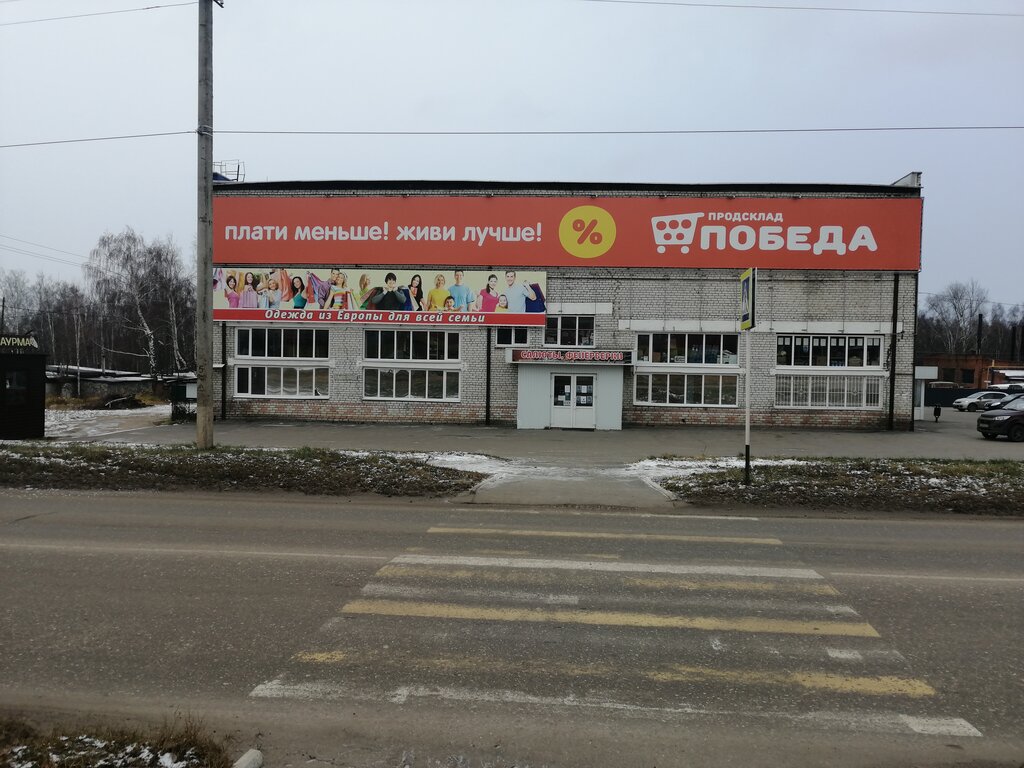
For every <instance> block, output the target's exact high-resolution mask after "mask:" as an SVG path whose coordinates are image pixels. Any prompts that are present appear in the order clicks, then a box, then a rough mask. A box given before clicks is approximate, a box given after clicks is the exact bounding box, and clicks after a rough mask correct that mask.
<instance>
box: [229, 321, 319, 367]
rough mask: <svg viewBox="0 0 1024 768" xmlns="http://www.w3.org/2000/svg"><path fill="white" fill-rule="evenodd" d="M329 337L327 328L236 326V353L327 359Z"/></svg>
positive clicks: (248, 355)
mask: <svg viewBox="0 0 1024 768" xmlns="http://www.w3.org/2000/svg"><path fill="white" fill-rule="evenodd" d="M329 339H330V332H329V331H328V330H327V329H325V328H324V329H321V328H237V329H235V356H236V357H273V358H283V359H290V360H294V359H301V358H308V359H321V360H326V359H327V356H328V346H327V345H328V341H329Z"/></svg>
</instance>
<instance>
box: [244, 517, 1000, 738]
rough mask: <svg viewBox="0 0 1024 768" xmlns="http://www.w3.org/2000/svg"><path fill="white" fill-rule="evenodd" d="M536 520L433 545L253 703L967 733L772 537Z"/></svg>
mask: <svg viewBox="0 0 1024 768" xmlns="http://www.w3.org/2000/svg"><path fill="white" fill-rule="evenodd" d="M545 522H548V525H547V526H545V525H531V526H529V527H527V526H516V525H513V524H503V525H491V524H487V525H484V524H480V525H467V524H465V522H464V521H456V522H454V523H452V524H450V525H436V526H433V527H431V528H429V529H428V530H427V532H426V535H425V537H424V546H420V547H415V548H410V549H409V550H407V551H406V552H404V553H402V554H400V555H397V556H396V557H394V558H393V559H391V560H390V561H389V562H388V563H386V564H385V565H384V566H383V567H381V568H380V569H379V570H378V571H377V572H376V573H375V574H374V576H373V577H372V579H371V580H370V581H369V582H368V583H367V584H365V585H364V586H363V588H362V589H361V591H360V593H359V594H358V595H356V596H353V597H351V599H348V600H345V601H343V602H341V604H340V605H339V610H338V614H337V615H336V616H334V617H332V618H331V619H330V620H329V621H328V622H327V623H326V624H325V625H324V626H323V627H322V628H321V630H320V632H319V633H317V635H316V636H315V637H313V638H311V639H310V640H309V641H308V642H307V643H306V645H305V647H303V648H302V649H300V650H299V651H298V652H296V653H295V654H294V655H293V656H292V658H291V659H289V660H288V661H287V663H286V665H285V668H284V669H283V670H282V671H281V672H280V674H278V675H277V676H276V677H274V678H273V679H271V680H267V681H265V682H263V683H261V684H260V685H258V686H257V687H256V688H255V689H254V690H253V691H252V693H251V695H252V696H253V697H257V698H285V699H287V698H295V699H306V700H324V701H344V700H347V699H351V700H373V701H383V702H390V703H392V704H394V705H398V706H402V705H405V704H408V703H410V702H418V701H438V702H448V703H449V704H452V705H459V704H469V703H472V704H473V705H475V706H483V705H488V704H493V705H499V706H502V707H510V706H511V707H524V708H528V709H537V708H556V709H557V708H568V707H571V708H577V709H586V710H590V711H592V712H602V713H604V715H606V716H608V717H619V716H627V715H628V716H630V717H650V718H656V719H659V720H668V721H674V720H686V719H692V718H701V717H719V718H720V717H723V716H728V717H730V718H733V719H739V720H741V719H752V720H765V719H769V720H777V721H781V722H786V723H790V724H792V725H794V726H796V727H801V728H822V729H830V730H835V729H846V730H851V731H870V732H880V733H893V734H901V733H902V734H918V735H936V736H940V735H941V736H957V737H980V736H981V735H982V734H981V733H980V732H979V731H978V730H977V729H975V728H974V727H973V726H972V725H971V724H970V723H968V722H966V721H965V720H963V719H961V718H958V717H956V716H955V713H953V714H950V713H947V712H945V711H944V703H943V696H942V692H941V691H939V690H937V689H936V688H935V687H934V686H933V685H932V684H931V683H929V681H927V680H925V679H921V678H920V677H918V676H916V675H915V674H914V673H913V670H912V669H911V667H910V665H909V664H908V662H907V660H906V659H905V658H904V657H903V656H902V655H901V654H900V653H899V651H898V650H897V649H895V648H893V647H891V646H890V645H889V644H888V642H887V641H886V639H885V638H884V637H883V636H881V634H880V633H879V632H878V631H877V630H876V629H875V628H874V627H873V626H872V625H871V624H870V623H869V622H868V621H866V620H865V619H864V617H862V616H861V615H860V614H859V613H858V612H857V610H856V608H855V606H852V605H849V604H847V602H846V601H845V600H844V598H843V595H842V594H841V593H840V592H839V590H838V589H836V588H835V587H834V586H833V585H832V584H830V583H828V581H827V579H825V578H824V577H823V576H822V575H821V574H820V573H818V572H817V571H815V570H814V569H811V568H808V567H806V565H804V564H802V563H800V562H799V561H798V560H797V559H796V558H794V557H793V556H792V555H791V553H790V552H788V551H787V549H786V547H785V543H784V542H783V541H781V540H779V539H777V538H774V537H768V536H757V535H731V534H730V535H720V534H721V523H720V522H714V523H711V522H708V523H702V524H699V525H698V524H696V521H687V520H685V519H676V520H674V521H672V522H671V523H669V524H667V525H661V526H659V530H656V531H652V530H642V529H641V524H638V523H637V522H635V521H633V522H630V521H627V522H626V523H625V524H622V523H616V524H614V525H612V524H601V523H598V524H596V525H594V524H588V525H589V527H588V528H587V529H585V530H583V529H573V528H572V527H571V526H566V525H564V521H559V520H557V519H554V520H551V521H545ZM560 523H561V524H560ZM748 525H749V524H748ZM644 527H648V528H649V527H651V526H648V525H644ZM666 527H667V528H669V529H671V530H665V528H666Z"/></svg>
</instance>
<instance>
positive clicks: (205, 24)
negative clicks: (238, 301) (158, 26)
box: [196, 0, 224, 450]
mask: <svg viewBox="0 0 1024 768" xmlns="http://www.w3.org/2000/svg"><path fill="white" fill-rule="evenodd" d="M216 2H217V4H218V5H220V6H221V7H222V8H223V7H224V3H223V0H216ZM213 3H214V0H199V125H198V127H197V128H196V134H197V135H198V138H199V162H198V169H197V171H198V176H199V201H198V202H199V206H198V213H199V215H198V226H197V228H196V447H197V448H199V449H200V450H208V449H210V448H212V447H213V391H212V388H213V317H212V312H213Z"/></svg>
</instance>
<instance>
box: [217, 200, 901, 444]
mask: <svg viewBox="0 0 1024 768" xmlns="http://www.w3.org/2000/svg"><path fill="white" fill-rule="evenodd" d="M765 189H766V190H770V189H771V188H770V187H766V188H765ZM231 194H262V193H261V192H260V191H247V190H242V191H239V192H231ZM288 194H289V195H300V194H302V193H301V191H295V190H289V192H288ZM309 266H323V265H309ZM505 266H508V267H515V266H516V265H514V264H508V265H495V264H487V263H483V264H480V265H478V268H481V269H502V268H504V267H505ZM389 267H390V268H393V269H395V271H399V270H402V271H404V272H408V270H409V268H408V266H401V265H383V264H382V265H374V268H375V269H386V268H389ZM435 267H436V269H438V270H439V271H449V272H450V271H452V270H453V269H454V268H455V267H456V265H451V264H449V265H443V264H436V265H433V264H432V265H431V268H432V269H433V268H435ZM738 280H739V270H736V269H669V268H605V267H594V268H585V267H554V268H548V269H547V296H546V299H547V303H548V306H549V307H551V306H552V305H555V307H556V308H561V309H563V310H571V312H570V311H565V312H564V314H577V315H593V316H594V318H595V338H594V346H595V348H596V349H609V350H611V349H614V350H634V352H635V350H636V347H637V334H638V333H660V332H690V333H694V332H701V331H704V332H709V333H738V332H739V324H738V319H737V315H738V304H739V297H738V293H739V284H738ZM896 290H898V294H899V295H898V302H897V303H896V319H897V327H896V329H895V333H894V329H893V311H894V302H893V297H894V291H896ZM916 292H917V274H916V273H915V272H907V271H903V272H883V271H829V270H821V271H809V270H772V269H761V270H759V273H758V289H757V327H756V329H755V330H754V331H753V332H752V336H751V344H752V365H751V372H752V373H751V375H752V380H751V386H752V392H751V408H752V420H753V423H754V424H757V425H777V426H783V425H784V426H808V427H833V428H835V427H846V428H885V427H886V426H888V424H889V421H890V417H891V418H892V423H893V426H894V427H895V428H897V429H907V428H909V425H910V423H911V417H912V389H913V372H914V367H913V353H914V332H915V314H916ZM549 314H550V310H549ZM239 325H245V324H240V323H225V322H220V323H218V324H217V326H218V332H217V335H216V338H215V343H214V357H215V363H216V364H218V365H219V364H224V363H225V362H226V363H227V366H226V369H222V370H224V372H225V375H224V380H225V381H226V386H227V389H226V392H225V391H224V390H223V388H222V383H221V382H222V379H221V375H220V374H219V371H218V373H217V374H216V375H215V377H214V378H215V386H214V393H215V394H214V397H215V401H214V402H215V404H216V407H215V411H216V413H217V414H218V415H222V416H225V417H228V418H231V417H259V416H273V417H287V418H290V419H309V420H338V421H351V422H373V421H381V420H386V421H389V422H399V423H400V422H403V421H409V422H410V425H411V427H412V426H416V425H422V424H455V423H482V422H484V421H485V420H488V419H489V420H490V421H491V422H492V423H501V424H513V425H514V424H515V423H516V413H517V407H518V401H517V398H518V392H517V373H516V365H515V364H511V363H506V362H505V350H504V349H503V348H499V347H497V346H496V345H495V334H496V331H495V330H493V329H492V330H491V331H490V334H491V344H490V346H489V347H488V345H487V343H486V339H487V335H488V330H487V329H486V328H483V327H462V328H458V329H456V328H452V327H446V328H445V330H447V331H449V332H451V331H457V332H458V333H459V334H460V355H459V357H460V360H459V363H458V369H459V371H460V392H459V399H458V401H457V402H439V401H410V400H393V401H389V400H369V399H364V397H363V359H362V358H363V331H364V326H359V325H347V324H320V325H316V326H313V327H319V328H328V329H329V333H330V343H329V348H330V361H329V363H325V365H326V364H329V365H330V366H331V371H330V396H329V398H327V399H245V398H237V397H235V396H234V392H235V386H234V378H233V377H234V368H235V366H234V363H235V361H236V358H235V333H234V329H235V328H236V327H238V326H239ZM303 327H310V326H309V325H306V324H304V325H303ZM367 327H371V326H367ZM391 327H392V328H394V326H391ZM421 328H422V327H421ZM222 334H223V335H224V336H225V338H224V339H223V347H222V339H221V335H222ZM780 334H789V335H800V334H804V335H807V336H811V335H814V334H821V335H827V334H832V335H856V334H859V335H861V336H873V337H881V339H882V360H881V366H880V367H878V368H876V369H875V370H873V371H868V372H857V374H858V375H865V376H867V377H870V378H872V379H876V380H879V384H878V386H879V387H880V402H879V404H878V406H877V407H871V408H850V409H838V408H836V409H829V408H794V407H778V406H776V381H777V377H778V376H779V375H787V374H791V373H797V374H799V373H800V372H799V371H792V370H779V369H778V366H777V360H776V352H777V350H776V341H777V338H778V336H779V335H780ZM528 338H529V341H528V345H527V346H528V347H529V348H532V349H539V348H541V347H542V346H543V339H544V329H543V328H530V329H529V332H528ZM894 340H895V343H894ZM222 349H223V352H222ZM738 351H739V360H738V365H737V366H733V367H731V368H729V369H728V371H726V370H725V369H723V370H722V372H723V373H730V374H732V375H737V376H738V387H737V398H736V404H735V405H730V406H717V407H702V406H695V405H674V404H673V405H667V404H666V405H641V404H635V402H634V381H635V369H634V368H633V367H630V366H626V367H623V368H622V369H621V370H622V375H623V377H624V380H623V397H622V401H621V403H620V402H615V403H609V402H600V403H599V407H602V408H621V409H622V423H623V425H624V426H627V427H628V426H629V425H684V424H733V425H735V424H742V423H743V417H744V409H743V369H744V367H745V365H746V360H745V345H744V339H743V337H742V335H741V336H740V339H739V350H738ZM893 353H895V368H893ZM488 355H490V362H491V364H490V386H489V389H490V393H489V395H490V396H489V398H488V392H487V390H488V385H487V374H486V371H487V365H486V359H487V356H488ZM634 361H635V362H638V361H636V359H635V358H634ZM665 370H666V372H672V371H676V372H686V371H691V372H692V371H693V370H694V369H693V368H692V367H689V368H688V367H687V366H685V365H683V366H678V367H672V368H671V369H670V368H666V369H665ZM708 372H710V373H717V372H718V371H716V370H708ZM817 373H818V374H820V375H824V376H833V375H843V374H850V373H851V372H848V371H837V372H835V371H831V370H829V371H820V370H819V371H817ZM891 390H892V391H893V392H894V398H893V399H892V411H891V413H890V391H891ZM488 401H489V404H488ZM222 410H223V413H222Z"/></svg>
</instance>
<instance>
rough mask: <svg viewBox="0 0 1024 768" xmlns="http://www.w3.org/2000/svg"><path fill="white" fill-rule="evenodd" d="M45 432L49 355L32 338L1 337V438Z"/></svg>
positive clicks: (41, 434) (22, 437)
mask: <svg viewBox="0 0 1024 768" xmlns="http://www.w3.org/2000/svg"><path fill="white" fill-rule="evenodd" d="M45 432H46V355H45V354H44V353H43V352H41V351H40V349H39V344H38V343H37V342H36V340H35V338H34V337H33V336H8V335H0V439H4V440H21V439H24V438H30V437H45V436H46V435H45Z"/></svg>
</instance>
